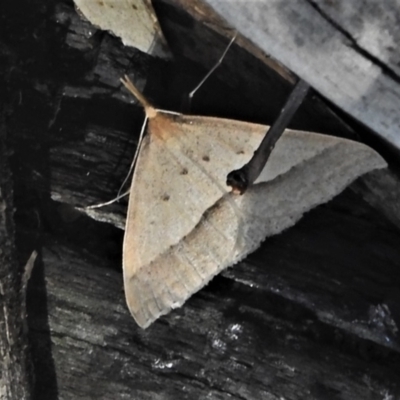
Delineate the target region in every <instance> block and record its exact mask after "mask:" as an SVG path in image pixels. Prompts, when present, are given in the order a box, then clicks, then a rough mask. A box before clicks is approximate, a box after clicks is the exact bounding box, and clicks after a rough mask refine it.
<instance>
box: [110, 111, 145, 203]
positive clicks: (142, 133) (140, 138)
mask: <svg viewBox="0 0 400 400" xmlns="http://www.w3.org/2000/svg"><path fill="white" fill-rule="evenodd" d="M147 120H148V117H147V115H146V118H145V120H144V122H143V125H142V129H141V131H140V136H139V141H138V144H137V147H136V151H135V155H134V157H133V160H132V163H131V166H130V167H129V171H128V173H127V175H126V177H125V179H124V181H123V182H122V185H121V187H120V189H119V190H118V194H117V197H118V196H120V194H121V191H122V189H123V188H124V186H125V184H126V182H127V181H128V179H129V177H130V176H131V175H132V172H133V169H134V167H135V164H136V160H137V158H138V156H139V152H140V147H141V146H142V142H143V136H144V131H145V129H146V125H147Z"/></svg>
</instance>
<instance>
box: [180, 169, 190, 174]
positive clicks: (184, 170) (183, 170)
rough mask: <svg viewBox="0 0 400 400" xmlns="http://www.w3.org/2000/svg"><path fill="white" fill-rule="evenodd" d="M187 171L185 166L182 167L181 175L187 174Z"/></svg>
mask: <svg viewBox="0 0 400 400" xmlns="http://www.w3.org/2000/svg"><path fill="white" fill-rule="evenodd" d="M188 173H189V171H188V170H187V169H186V168H182V170H181V175H187V174H188Z"/></svg>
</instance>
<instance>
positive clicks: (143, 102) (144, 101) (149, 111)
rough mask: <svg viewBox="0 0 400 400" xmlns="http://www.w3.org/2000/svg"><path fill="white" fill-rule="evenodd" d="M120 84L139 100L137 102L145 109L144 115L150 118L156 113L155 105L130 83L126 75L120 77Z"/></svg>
mask: <svg viewBox="0 0 400 400" xmlns="http://www.w3.org/2000/svg"><path fill="white" fill-rule="evenodd" d="M120 81H121V82H122V84H123V85H124V86H125V87H126V88H127V89H128V90H129V91H130V92H131V93H132V94H133V95H134V96H135V97H136V98H137V99H138V100H139V103H140V104H141V105H142V106H143V108H144V109H145V111H146V115H147V116H148V117H149V118H151V117H154V116H155V114H156V113H157V111H156V109H155V107H154V106H153V105H152V104H151V103H150V102H149V101H148V100H147V99H146V97H144V96H143V94H142V93H141V92H140V90H139V89H138V88H137V87H136V86H135V85H134V84H133V83H132V81H131V80H130V79H129V77H128V75H125V76H124V77H123V78H121V79H120Z"/></svg>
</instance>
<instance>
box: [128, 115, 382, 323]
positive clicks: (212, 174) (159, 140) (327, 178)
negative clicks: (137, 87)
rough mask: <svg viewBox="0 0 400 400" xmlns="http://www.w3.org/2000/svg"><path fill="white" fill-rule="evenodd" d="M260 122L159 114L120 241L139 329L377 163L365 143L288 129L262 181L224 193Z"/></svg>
mask: <svg viewBox="0 0 400 400" xmlns="http://www.w3.org/2000/svg"><path fill="white" fill-rule="evenodd" d="M266 130H267V127H266V126H262V125H254V124H249V123H244V122H238V121H231V120H223V119H215V118H205V117H189V116H170V115H167V114H161V115H158V116H157V117H156V118H153V119H151V120H150V123H149V127H148V131H149V132H148V135H147V137H146V139H145V141H144V142H143V145H142V148H141V151H140V155H139V158H138V164H137V168H136V171H135V175H134V178H133V183H132V188H131V194H130V200H129V210H128V217H127V225H126V233H125V240H124V266H123V268H124V284H125V293H126V298H127V303H128V306H129V309H130V311H131V313H132V315H133V317H134V318H135V320H136V322H137V323H138V324H139V325H140V326H141V327H143V328H145V327H147V326H148V325H149V324H150V323H151V322H152V321H154V320H155V319H156V318H158V317H159V316H160V315H163V314H165V313H167V312H168V311H169V310H170V309H171V308H175V307H179V306H180V305H182V304H183V303H184V301H185V300H186V299H187V298H188V297H189V296H190V295H191V294H193V293H194V292H196V291H197V290H199V289H200V288H201V287H203V286H204V285H205V284H206V283H207V282H208V281H209V280H210V279H211V278H212V277H213V276H214V275H215V274H217V273H218V272H219V271H221V270H222V269H223V268H226V267H227V266H229V265H232V264H234V263H235V262H237V261H238V260H240V259H241V258H243V257H244V256H245V255H247V254H248V253H249V252H251V251H253V250H254V249H255V248H257V247H258V246H259V244H260V243H261V241H262V240H264V239H265V237H266V236H267V235H271V234H275V233H278V232H280V231H282V230H283V229H285V228H287V227H288V226H290V225H293V224H294V223H295V221H297V220H298V219H299V218H300V217H301V215H302V214H303V213H304V212H305V211H307V210H309V209H310V208H312V207H314V206H316V205H317V204H320V203H322V202H324V201H327V200H329V199H330V198H332V197H333V196H334V195H335V194H337V193H338V192H340V191H341V190H342V189H343V188H344V187H345V186H346V185H347V184H348V183H349V182H351V181H352V180H354V179H355V178H356V177H357V176H359V175H361V174H362V173H365V172H366V171H368V170H370V169H373V168H379V167H382V166H384V165H385V164H384V161H383V160H382V159H381V158H380V157H379V156H378V155H377V153H375V152H374V151H373V150H371V149H369V148H368V147H366V146H364V145H361V144H358V143H355V142H351V141H347V140H343V139H339V138H333V137H329V136H324V135H318V134H314V133H306V132H294V131H286V132H285V133H284V135H283V136H282V138H281V139H280V141H279V142H278V144H277V146H276V149H275V151H274V152H273V153H272V155H271V159H270V161H269V164H268V166H267V170H266V171H263V174H262V175H261V178H260V179H259V180H258V181H259V182H260V181H267V182H268V183H260V184H258V185H255V186H254V187H253V188H252V189H251V190H249V192H246V193H245V194H244V195H242V196H240V195H234V194H231V193H229V190H230V189H229V188H228V187H227V186H226V184H225V180H226V175H227V173H228V172H230V171H231V170H233V169H237V168H239V167H241V166H242V165H243V164H244V163H245V162H247V161H248V160H249V158H250V157H251V155H252V154H253V152H254V150H255V149H256V148H257V146H258V145H259V143H260V141H261V139H262V137H263V135H264V134H265V132H266Z"/></svg>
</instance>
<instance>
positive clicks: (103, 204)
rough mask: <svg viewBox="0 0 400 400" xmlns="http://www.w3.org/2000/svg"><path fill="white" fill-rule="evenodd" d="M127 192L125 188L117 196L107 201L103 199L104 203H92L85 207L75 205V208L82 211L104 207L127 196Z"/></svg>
mask: <svg viewBox="0 0 400 400" xmlns="http://www.w3.org/2000/svg"><path fill="white" fill-rule="evenodd" d="M128 194H129V190H127V191H126V192H125V193H122V194H118V196H117V197H115V198H114V199H112V200H109V201H105V202H104V203H98V204H93V205H91V206H87V207H76V209H77V210H82V211H88V210H94V209H96V208H102V207H105V206H109V205H111V204H114V203H116V202H117V201H118V200H121V199H122V198H124V197H125V196H128Z"/></svg>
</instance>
